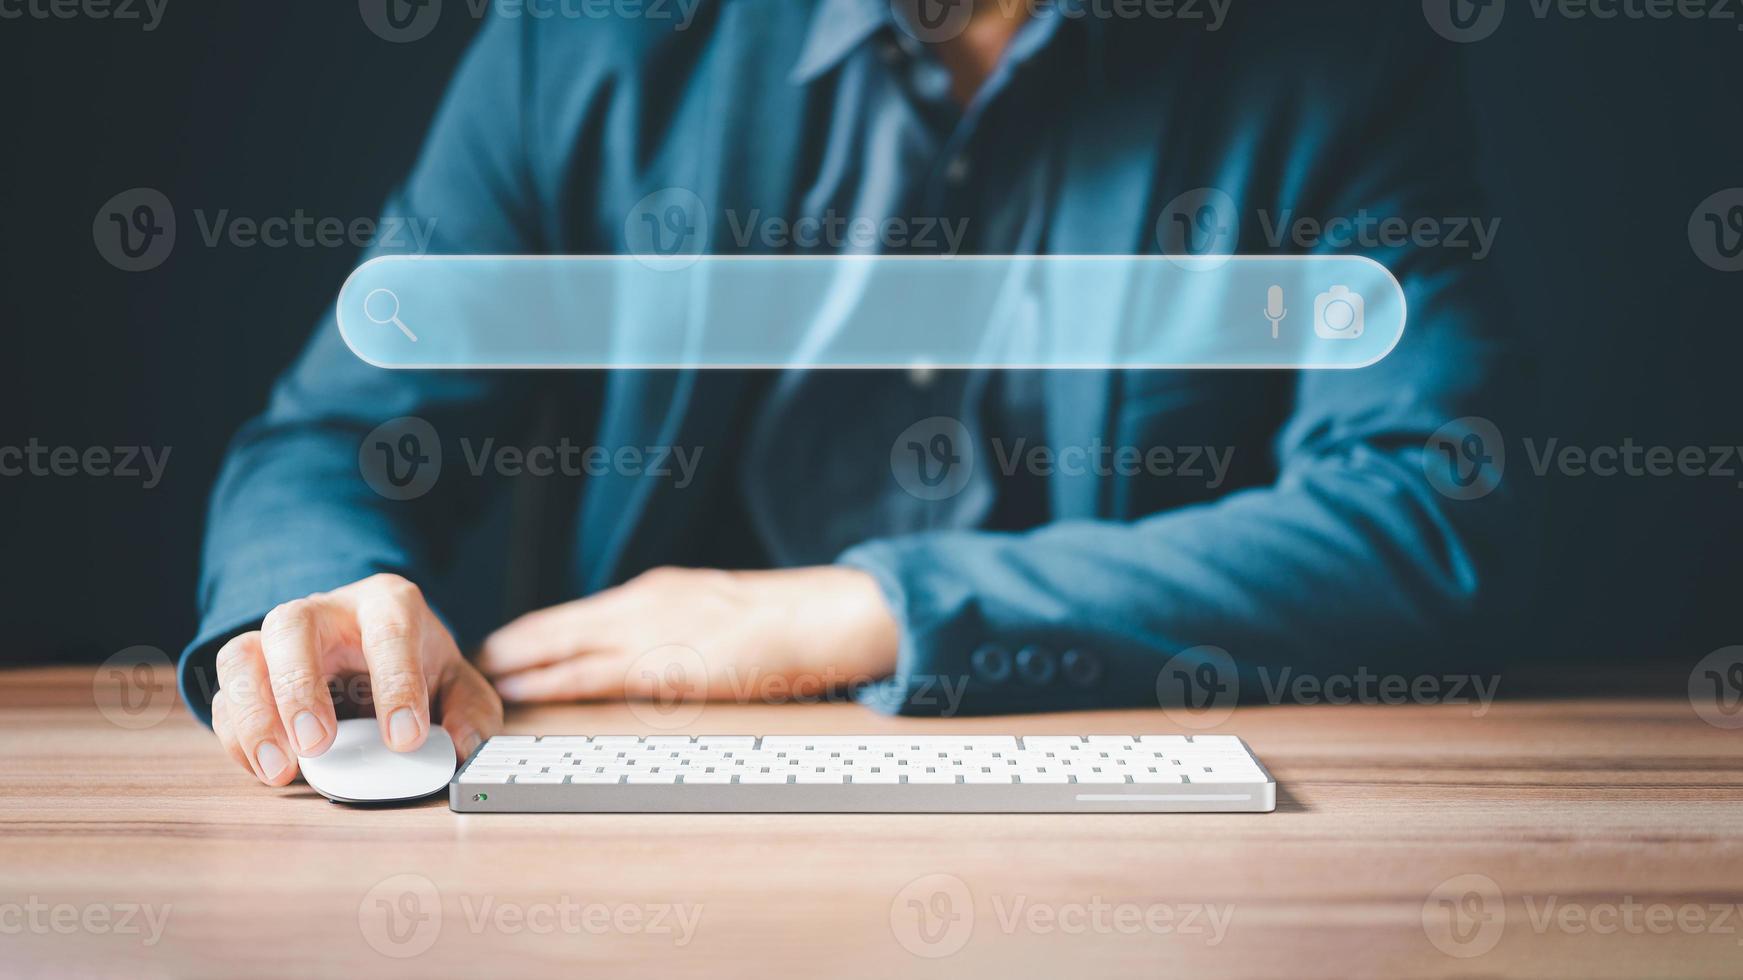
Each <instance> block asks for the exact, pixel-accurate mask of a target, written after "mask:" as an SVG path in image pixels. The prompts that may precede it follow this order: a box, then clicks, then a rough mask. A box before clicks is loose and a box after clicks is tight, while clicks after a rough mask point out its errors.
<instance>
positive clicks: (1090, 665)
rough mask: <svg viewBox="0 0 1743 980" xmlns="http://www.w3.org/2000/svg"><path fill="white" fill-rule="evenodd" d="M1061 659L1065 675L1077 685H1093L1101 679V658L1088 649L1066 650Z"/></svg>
mask: <svg viewBox="0 0 1743 980" xmlns="http://www.w3.org/2000/svg"><path fill="white" fill-rule="evenodd" d="M1061 659H1062V666H1064V668H1065V676H1066V677H1067V678H1069V679H1070V680H1071V683H1073V684H1075V685H1077V686H1078V687H1093V686H1095V683H1096V682H1097V681H1099V680H1101V673H1102V670H1101V658H1100V657H1098V656H1096V655H1095V654H1093V653H1091V652H1089V651H1088V650H1067V651H1065V656H1064V657H1063V658H1061Z"/></svg>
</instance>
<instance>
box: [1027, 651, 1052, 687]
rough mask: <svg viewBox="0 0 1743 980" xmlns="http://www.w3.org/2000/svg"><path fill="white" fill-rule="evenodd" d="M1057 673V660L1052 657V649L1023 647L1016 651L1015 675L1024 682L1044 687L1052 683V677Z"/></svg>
mask: <svg viewBox="0 0 1743 980" xmlns="http://www.w3.org/2000/svg"><path fill="white" fill-rule="evenodd" d="M1058 673H1059V661H1057V660H1055V659H1054V657H1053V651H1052V650H1049V649H1047V648H1045V647H1024V648H1023V649H1021V650H1018V651H1017V676H1018V677H1021V678H1022V679H1023V682H1024V683H1025V684H1029V685H1031V686H1033V687H1044V686H1046V685H1048V684H1051V683H1053V678H1054V677H1055V676H1057V675H1058Z"/></svg>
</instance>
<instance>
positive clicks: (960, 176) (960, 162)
mask: <svg viewBox="0 0 1743 980" xmlns="http://www.w3.org/2000/svg"><path fill="white" fill-rule="evenodd" d="M968 171H969V162H968V154H966V153H958V154H957V155H956V156H954V157H951V158H950V164H949V165H948V166H946V167H945V168H944V179H945V180H947V181H949V182H950V183H951V184H953V185H957V184H961V183H962V182H963V181H965V180H967V179H968Z"/></svg>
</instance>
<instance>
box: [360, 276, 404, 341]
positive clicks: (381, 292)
mask: <svg viewBox="0 0 1743 980" xmlns="http://www.w3.org/2000/svg"><path fill="white" fill-rule="evenodd" d="M363 315H364V316H366V317H368V318H369V320H370V322H371V323H379V324H381V325H382V326H384V327H385V326H387V325H388V324H390V323H391V324H393V325H394V326H396V327H398V328H399V332H400V333H403V334H405V335H406V337H407V338H409V339H410V340H411V342H412V343H414V344H415V343H417V342H418V335H417V334H415V333H412V328H410V327H408V326H406V325H405V321H403V320H401V319H400V318H399V295H398V294H396V293H395V292H394V291H393V290H391V289H377V290H373V291H371V292H370V294H369V295H368V296H365V297H363Z"/></svg>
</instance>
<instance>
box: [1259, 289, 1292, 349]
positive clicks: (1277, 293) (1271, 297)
mask: <svg viewBox="0 0 1743 980" xmlns="http://www.w3.org/2000/svg"><path fill="white" fill-rule="evenodd" d="M1288 315H1289V311H1288V310H1286V309H1284V308H1283V287H1282V286H1272V287H1271V289H1270V291H1269V292H1267V293H1266V294H1265V319H1267V320H1270V321H1271V339H1272V340H1276V339H1277V325H1278V324H1279V323H1282V322H1283V318H1284V317H1286V316H1288Z"/></svg>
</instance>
